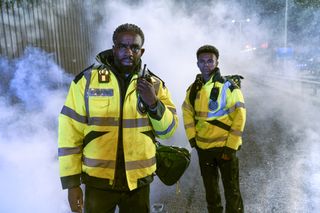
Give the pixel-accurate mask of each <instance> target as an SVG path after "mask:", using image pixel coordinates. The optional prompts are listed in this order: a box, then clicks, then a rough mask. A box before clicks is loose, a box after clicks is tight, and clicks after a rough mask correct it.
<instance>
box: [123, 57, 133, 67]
mask: <svg viewBox="0 0 320 213" xmlns="http://www.w3.org/2000/svg"><path fill="white" fill-rule="evenodd" d="M121 63H122V64H123V65H125V66H131V65H133V60H132V59H130V58H124V59H122V60H121Z"/></svg>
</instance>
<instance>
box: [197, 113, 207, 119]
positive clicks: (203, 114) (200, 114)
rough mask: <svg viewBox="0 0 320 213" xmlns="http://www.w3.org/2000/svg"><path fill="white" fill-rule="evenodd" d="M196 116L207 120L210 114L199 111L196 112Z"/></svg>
mask: <svg viewBox="0 0 320 213" xmlns="http://www.w3.org/2000/svg"><path fill="white" fill-rule="evenodd" d="M196 116H199V117H205V118H207V117H208V112H199V111H197V112H196Z"/></svg>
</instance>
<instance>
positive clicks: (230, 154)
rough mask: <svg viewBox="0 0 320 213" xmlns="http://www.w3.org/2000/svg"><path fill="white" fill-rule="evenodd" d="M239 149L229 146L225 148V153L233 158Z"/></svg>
mask: <svg viewBox="0 0 320 213" xmlns="http://www.w3.org/2000/svg"><path fill="white" fill-rule="evenodd" d="M236 152H237V150H235V149H232V148H229V147H227V146H225V147H224V149H223V154H225V155H227V156H228V157H230V158H232V157H234V156H235V155H236Z"/></svg>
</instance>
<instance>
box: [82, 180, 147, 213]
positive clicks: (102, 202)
mask: <svg viewBox="0 0 320 213" xmlns="http://www.w3.org/2000/svg"><path fill="white" fill-rule="evenodd" d="M149 197H150V185H146V186H143V187H140V188H138V189H135V190H133V191H127V192H121V191H115V190H106V189H98V188H94V187H90V186H86V189H85V201H84V209H85V210H84V212H85V213H114V212H115V210H116V207H117V206H118V208H119V212H120V213H131V212H132V213H136V212H139V213H140V212H141V213H149V212H150V198H149Z"/></svg>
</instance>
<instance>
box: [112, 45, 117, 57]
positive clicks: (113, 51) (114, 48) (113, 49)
mask: <svg viewBox="0 0 320 213" xmlns="http://www.w3.org/2000/svg"><path fill="white" fill-rule="evenodd" d="M112 53H113V55H115V54H116V47H115V46H114V45H112Z"/></svg>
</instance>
